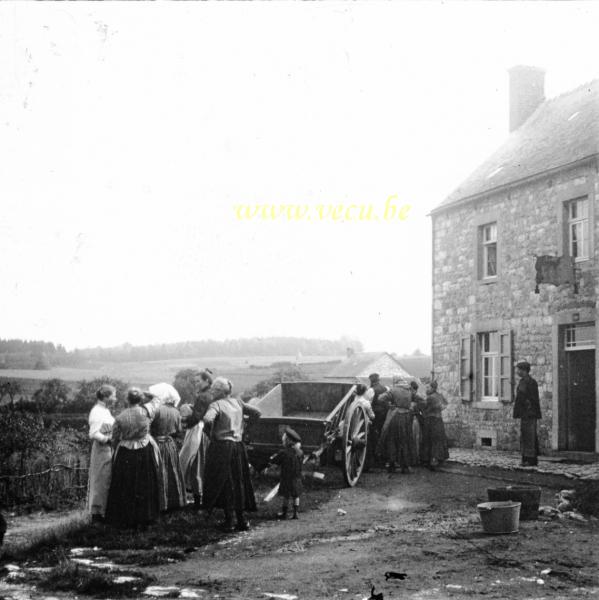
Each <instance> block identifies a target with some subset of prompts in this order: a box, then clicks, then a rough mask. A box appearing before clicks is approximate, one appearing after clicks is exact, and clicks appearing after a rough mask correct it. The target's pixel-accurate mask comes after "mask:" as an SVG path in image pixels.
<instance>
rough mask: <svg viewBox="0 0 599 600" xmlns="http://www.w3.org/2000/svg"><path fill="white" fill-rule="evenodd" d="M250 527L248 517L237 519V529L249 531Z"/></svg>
mask: <svg viewBox="0 0 599 600" xmlns="http://www.w3.org/2000/svg"><path fill="white" fill-rule="evenodd" d="M249 528H250V522H249V521H248V520H247V519H243V520H242V521H237V531H248V530H249Z"/></svg>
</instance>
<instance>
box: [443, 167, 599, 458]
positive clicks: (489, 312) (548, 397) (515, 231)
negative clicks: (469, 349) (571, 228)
mask: <svg viewBox="0 0 599 600" xmlns="http://www.w3.org/2000/svg"><path fill="white" fill-rule="evenodd" d="M584 195H588V196H589V201H590V204H591V220H590V222H591V224H592V223H593V222H594V221H598V222H599V218H598V219H593V213H594V214H597V215H598V217H599V213H598V212H597V209H596V206H595V205H596V204H597V201H598V199H599V188H598V177H597V170H596V165H595V164H593V165H589V166H583V167H578V168H575V169H571V170H569V171H564V172H562V173H560V174H552V175H547V176H546V177H543V178H542V179H538V180H536V181H534V182H529V183H524V184H522V185H520V186H518V187H513V188H512V189H510V190H508V191H502V192H499V193H495V194H491V195H488V196H487V197H484V198H482V199H478V200H475V201H473V202H470V203H468V204H464V205H462V206H456V207H453V208H449V209H446V210H444V211H442V212H438V213H434V214H433V254H434V265H433V368H434V372H435V376H436V378H437V380H438V381H439V386H440V389H441V391H442V392H443V393H444V394H445V395H446V396H447V398H448V400H449V402H450V406H449V407H448V409H447V411H446V413H445V417H444V418H445V420H446V422H447V430H448V434H449V436H450V438H453V440H454V442H455V443H456V444H457V445H462V446H465V447H471V446H472V445H473V444H476V443H477V442H480V437H485V441H486V442H487V443H488V438H489V437H493V440H492V442H493V446H495V447H497V448H498V449H517V448H518V445H519V438H520V435H519V421H515V420H514V419H512V417H511V415H512V410H513V406H512V404H509V403H506V404H503V403H501V402H497V403H495V404H494V407H493V408H483V407H482V406H481V405H480V404H479V405H478V406H477V402H476V398H475V400H474V402H472V403H463V402H462V401H461V399H460V389H459V384H460V373H459V349H460V339H461V337H463V336H465V335H468V334H472V335H476V333H477V332H480V331H490V330H499V331H501V330H508V329H509V330H511V331H512V335H513V359H514V360H517V359H526V360H528V361H529V362H530V363H531V364H532V373H531V374H532V376H533V377H534V378H535V379H536V380H537V381H538V383H539V391H540V395H541V411H542V415H543V418H542V420H541V422H540V423H539V438H540V440H539V441H540V445H541V447H542V448H544V449H546V450H547V449H549V448H551V447H552V445H553V446H554V447H555V445H556V442H555V435H554V437H553V438H552V429H553V418H554V415H553V412H554V409H555V406H556V404H555V402H554V394H555V393H556V386H557V382H555V381H554V378H555V373H556V371H555V370H554V365H553V362H554V359H553V356H555V343H556V340H555V339H554V338H555V331H556V329H555V326H554V325H555V322H556V321H555V316H556V315H557V314H559V313H560V312H563V311H565V310H568V309H578V308H581V307H584V308H586V309H587V310H591V311H592V314H593V319H594V310H595V299H596V294H597V291H596V285H597V283H598V282H597V277H596V269H595V266H594V265H595V264H596V259H597V257H596V256H595V257H594V260H590V261H585V263H581V264H580V266H581V269H582V271H581V277H580V282H579V290H578V294H575V293H574V290H573V286H569V285H562V286H559V287H556V286H552V285H541V286H540V293H539V294H536V293H535V274H536V271H535V258H534V256H535V255H544V254H551V255H561V254H562V253H563V251H562V244H563V237H564V236H563V231H564V230H563V224H562V222H561V213H560V211H561V210H562V207H563V202H565V201H566V200H568V199H574V198H577V197H580V196H584ZM495 221H496V222H497V227H498V233H497V239H498V243H497V253H498V277H497V280H496V282H494V283H483V282H482V281H481V280H480V279H479V278H478V273H477V269H478V267H477V264H478V263H477V239H478V228H479V227H480V226H481V225H483V224H485V223H490V222H495ZM594 235H595V240H596V241H595V244H594V246H595V248H597V247H599V233H598V231H597V228H596V227H595V230H594ZM595 254H596V253H595ZM487 405H488V403H484V406H487ZM480 432H483V433H486V434H487V435H484V436H481V435H479V434H480ZM491 433H493V434H494V435H493V436H491V435H490V434H491Z"/></svg>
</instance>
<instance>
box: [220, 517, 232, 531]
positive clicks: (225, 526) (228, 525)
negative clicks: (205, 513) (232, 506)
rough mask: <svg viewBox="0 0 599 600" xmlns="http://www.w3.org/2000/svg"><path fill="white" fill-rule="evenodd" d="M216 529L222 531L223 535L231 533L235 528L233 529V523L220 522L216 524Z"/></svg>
mask: <svg viewBox="0 0 599 600" xmlns="http://www.w3.org/2000/svg"><path fill="white" fill-rule="evenodd" d="M218 528H219V529H220V530H221V531H224V532H225V533H231V532H232V531H235V528H234V527H233V522H232V521H227V520H225V521H220V522H219V523H218Z"/></svg>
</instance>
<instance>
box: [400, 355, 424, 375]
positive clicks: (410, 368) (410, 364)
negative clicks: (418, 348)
mask: <svg viewBox="0 0 599 600" xmlns="http://www.w3.org/2000/svg"><path fill="white" fill-rule="evenodd" d="M395 358H396V359H397V361H398V362H399V364H400V365H401V366H402V367H403V368H404V369H405V370H406V371H407V372H408V373H409V374H410V375H413V376H414V377H418V378H419V379H422V378H423V377H430V376H431V369H432V364H433V361H432V359H431V357H430V356H428V355H424V354H423V355H420V356H419V355H414V354H410V355H407V356H396V357H395Z"/></svg>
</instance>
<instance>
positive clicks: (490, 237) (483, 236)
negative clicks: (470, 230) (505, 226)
mask: <svg viewBox="0 0 599 600" xmlns="http://www.w3.org/2000/svg"><path fill="white" fill-rule="evenodd" d="M480 241H481V261H482V262H481V277H482V279H491V278H494V277H497V223H488V224H487V225H483V226H482V227H481V228H480Z"/></svg>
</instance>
